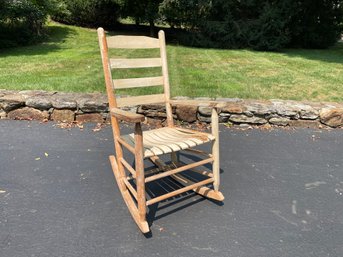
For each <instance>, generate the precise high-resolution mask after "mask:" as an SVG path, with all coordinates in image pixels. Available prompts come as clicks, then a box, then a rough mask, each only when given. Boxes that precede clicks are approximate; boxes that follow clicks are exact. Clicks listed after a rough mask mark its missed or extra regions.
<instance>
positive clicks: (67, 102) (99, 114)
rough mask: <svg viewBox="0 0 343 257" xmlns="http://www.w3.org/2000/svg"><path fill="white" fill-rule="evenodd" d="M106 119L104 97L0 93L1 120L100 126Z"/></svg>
mask: <svg viewBox="0 0 343 257" xmlns="http://www.w3.org/2000/svg"><path fill="white" fill-rule="evenodd" d="M107 116H108V103H107V97H106V96H105V95H103V94H98V93H96V94H80V93H58V92H46V91H8V90H6V91H5V90H2V91H0V117H1V118H2V119H4V118H7V119H18V120H39V121H45V120H53V121H59V122H74V121H76V122H100V123H102V122H104V121H105V120H106V119H107Z"/></svg>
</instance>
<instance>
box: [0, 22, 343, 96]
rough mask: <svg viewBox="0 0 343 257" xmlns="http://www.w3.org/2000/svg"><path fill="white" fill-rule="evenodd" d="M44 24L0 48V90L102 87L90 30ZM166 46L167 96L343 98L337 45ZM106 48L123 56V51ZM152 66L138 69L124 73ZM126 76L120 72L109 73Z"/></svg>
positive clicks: (342, 48) (342, 60)
mask: <svg viewBox="0 0 343 257" xmlns="http://www.w3.org/2000/svg"><path fill="white" fill-rule="evenodd" d="M48 29H49V35H50V36H49V39H48V40H47V41H46V42H44V43H41V44H38V45H34V46H28V47H19V48H14V49H6V50H0V51H1V52H0V89H15V90H24V89H43V90H56V91H69V92H70V91H72V92H95V91H100V92H105V86H104V81H103V74H102V67H101V60H100V52H99V48H98V41H97V34H96V31H95V30H91V29H85V28H78V27H73V26H65V25H60V24H57V23H51V24H50V25H49V27H48ZM167 51H168V59H169V60H168V61H169V73H170V83H171V92H172V95H173V96H181V95H182V96H191V97H196V96H206V97H240V98H252V99H272V98H280V99H295V100H304V99H307V100H314V101H342V100H343V43H338V44H337V45H336V46H335V47H333V48H331V49H328V50H301V49H299V50H295V49H292V50H284V51H283V52H280V53H270V52H255V51H250V50H218V49H198V48H190V47H184V46H179V45H168V46H167ZM113 54H114V55H115V56H123V52H122V51H117V52H114V53H113ZM147 54H148V53H147V51H146V50H145V51H141V50H140V51H136V52H129V54H128V55H129V56H133V55H136V56H140V57H143V56H145V55H147ZM156 72H159V71H158V70H156V69H152V70H149V71H147V70H145V69H139V70H137V71H135V73H134V74H130V75H131V76H139V75H141V74H142V73H144V75H145V76H150V75H153V74H155V73H156ZM126 74H127V71H125V70H121V71H120V72H119V73H115V74H113V76H114V77H124V76H125V75H126ZM148 91H149V92H150V91H153V92H154V90H153V89H151V88H150V89H148ZM124 93H129V94H137V93H141V92H138V91H129V92H124Z"/></svg>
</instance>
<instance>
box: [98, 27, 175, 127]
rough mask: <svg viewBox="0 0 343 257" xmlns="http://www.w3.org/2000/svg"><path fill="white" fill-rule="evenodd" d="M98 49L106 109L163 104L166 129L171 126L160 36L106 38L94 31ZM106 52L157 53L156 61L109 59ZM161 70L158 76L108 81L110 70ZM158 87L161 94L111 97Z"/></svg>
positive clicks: (164, 62) (164, 51)
mask: <svg viewBox="0 0 343 257" xmlns="http://www.w3.org/2000/svg"><path fill="white" fill-rule="evenodd" d="M98 38H99V45H100V50H101V58H102V64H103V69H104V75H105V83H106V91H107V95H108V100H109V106H110V108H112V107H124V106H132V105H142V104H156V103H165V105H166V112H167V122H168V126H173V118H172V108H171V105H170V103H169V100H170V89H169V76H168V65H167V54H166V44H165V36H164V32H163V31H160V32H159V33H158V38H152V37H146V36H108V37H106V35H105V32H104V30H103V29H102V28H99V29H98ZM109 48H117V49H148V48H158V49H160V51H159V53H160V56H159V57H158V58H135V59H133V58H131V59H122V58H110V57H109V56H108V55H109V54H108V49H109ZM148 67H161V76H157V77H143V78H125V79H114V80H113V79H112V73H111V70H112V69H123V68H124V69H131V68H148ZM150 86H162V87H163V94H152V95H140V96H130V97H118V98H116V96H115V91H116V89H126V88H136V87H137V88H138V87H150Z"/></svg>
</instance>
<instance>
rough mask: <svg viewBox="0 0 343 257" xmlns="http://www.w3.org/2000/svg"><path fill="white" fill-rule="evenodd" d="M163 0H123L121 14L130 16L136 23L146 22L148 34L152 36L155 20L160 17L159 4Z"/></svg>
mask: <svg viewBox="0 0 343 257" xmlns="http://www.w3.org/2000/svg"><path fill="white" fill-rule="evenodd" d="M162 1H163V0H123V1H122V16H123V17H131V18H133V19H134V20H135V22H136V24H140V23H144V22H148V23H149V26H150V35H151V36H154V33H155V22H156V21H157V20H158V19H159V18H160V14H159V5H160V4H161V3H162Z"/></svg>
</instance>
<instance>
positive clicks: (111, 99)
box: [97, 28, 124, 174]
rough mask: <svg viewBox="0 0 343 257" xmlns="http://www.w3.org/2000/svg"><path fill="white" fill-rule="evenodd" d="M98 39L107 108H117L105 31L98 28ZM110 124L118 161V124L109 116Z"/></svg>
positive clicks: (119, 155) (120, 154)
mask: <svg viewBox="0 0 343 257" xmlns="http://www.w3.org/2000/svg"><path fill="white" fill-rule="evenodd" d="M97 31H98V39H99V46H100V52H101V60H102V66H103V70H104V76H105V84H106V92H107V97H108V103H109V107H110V108H113V107H117V101H116V98H115V96H114V87H113V82H112V75H111V66H110V62H109V59H108V47H107V40H106V35H105V31H104V29H103V28H98V30H97ZM111 123H112V131H113V136H114V139H115V149H116V153H117V158H118V160H119V159H120V158H121V157H122V156H123V150H122V148H121V146H120V144H119V142H118V140H117V139H118V138H119V137H120V128H119V123H118V120H117V118H116V117H114V116H113V115H111ZM118 166H119V168H120V169H121V170H122V169H123V168H122V165H121V163H120V162H119V161H118ZM123 172H124V171H121V174H123Z"/></svg>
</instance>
